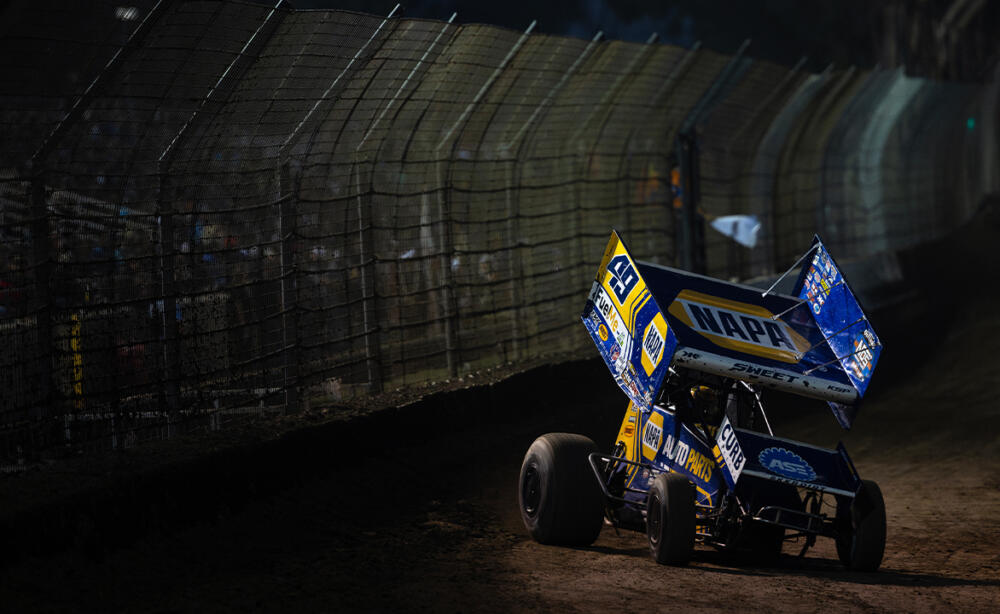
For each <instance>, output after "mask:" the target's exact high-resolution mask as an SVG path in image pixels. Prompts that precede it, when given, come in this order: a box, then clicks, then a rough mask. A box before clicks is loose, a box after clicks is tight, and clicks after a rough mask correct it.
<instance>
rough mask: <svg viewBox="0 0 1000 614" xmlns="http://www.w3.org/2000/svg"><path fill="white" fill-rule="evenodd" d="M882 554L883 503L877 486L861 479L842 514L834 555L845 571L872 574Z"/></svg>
mask: <svg viewBox="0 0 1000 614" xmlns="http://www.w3.org/2000/svg"><path fill="white" fill-rule="evenodd" d="M884 553H885V501H884V500H883V499H882V491H881V490H880V489H879V487H878V484H876V483H875V482H873V481H871V480H861V489H860V490H859V491H858V494H857V495H856V496H855V497H854V501H853V503H852V504H851V507H850V509H849V510H845V513H843V514H842V518H841V522H840V530H839V531H838V533H837V556H839V557H840V562H841V563H843V564H844V565H845V566H846V567H847V568H848V569H853V570H856V571H875V570H876V569H878V567H879V565H881V564H882V555H883V554H884Z"/></svg>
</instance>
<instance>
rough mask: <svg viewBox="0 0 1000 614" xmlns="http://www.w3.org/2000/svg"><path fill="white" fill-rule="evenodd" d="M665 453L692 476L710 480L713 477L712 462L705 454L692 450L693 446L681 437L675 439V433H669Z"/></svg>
mask: <svg viewBox="0 0 1000 614" xmlns="http://www.w3.org/2000/svg"><path fill="white" fill-rule="evenodd" d="M663 455H664V456H665V457H666V458H667V460H669V461H670V462H671V463H673V464H674V465H675V466H677V467H681V468H683V469H684V470H685V471H687V472H688V473H689V474H690V475H691V476H692V477H696V478H698V479H699V480H702V481H704V482H708V481H710V480H711V479H712V467H714V466H715V463H713V462H712V460H711V459H709V458H708V457H707V456H705V455H704V454H701V453H700V452H698V451H697V450H692V449H691V446H689V445H688V444H686V443H684V442H683V441H681V440H680V439H675V438H674V436H673V435H667V441H666V443H664V444H663Z"/></svg>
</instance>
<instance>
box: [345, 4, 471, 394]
mask: <svg viewBox="0 0 1000 614" xmlns="http://www.w3.org/2000/svg"><path fill="white" fill-rule="evenodd" d="M457 16H458V13H452V15H451V17H450V18H449V19H448V21H447V22H445V24H444V26H443V27H442V28H441V30H440V31H439V32H438V33H437V35H436V36H435V37H434V39H433V40H432V41H431V44H430V45H429V46H428V47H427V49H425V50H424V53H423V55H421V56H420V59H418V60H417V62H416V64H414V65H413V68H412V69H410V73H409V74H408V75H407V76H406V79H404V80H403V82H402V83H401V84H400V85H399V87H398V88H397V89H396V93H395V94H393V96H392V98H391V99H390V100H389V102H388V104H386V106H385V107H383V108H382V111H381V112H380V113H379V114H378V116H377V117H376V118H375V120H374V121H372V123H371V125H370V126H369V127H368V129H367V130H366V131H365V134H364V136H363V137H361V140H360V141H359V142H358V145H357V146H356V147H355V148H354V178H355V184H354V187H355V193H356V197H357V213H358V245H359V249H360V252H361V253H360V258H361V262H360V265H361V266H360V269H361V293H362V303H363V310H362V312H363V316H364V331H365V332H364V335H365V357H366V364H367V369H368V386H369V391H370V392H372V393H377V392H381V390H382V364H381V354H382V351H381V347H382V346H381V338H380V335H379V331H380V329H381V327H380V326H379V325H378V323H377V319H378V310H377V305H376V300H377V294H378V292H377V291H378V269H377V267H375V262H376V258H374V257H372V258H371V263H370V264H371V266H372V267H373V268H374V269H375V270H374V271H373V274H372V275H371V276H370V277H371V280H372V288H371V292H370V293H369V292H368V279H369V274H368V267H369V262H367V261H366V257H365V254H366V253H367V251H368V250H369V249H372V248H373V247H374V240H373V238H372V236H371V233H372V229H373V227H374V222H373V215H372V208H371V203H370V202H369V205H368V206H367V207H365V206H364V202H363V199H362V195H361V165H362V164H363V163H364V162H367V160H362V159H361V148H362V147H364V145H365V143H366V142H368V137H370V136H371V135H372V133H373V132H374V131H375V128H377V127H378V125H379V124H380V123H381V122H382V119H383V118H384V117H385V116H386V114H387V113H388V112H389V110H390V109H391V108H392V106H393V105H394V104H395V103H396V101H397V100H398V99H399V98H400V96H402V94H403V91H404V90H405V89H406V87H407V85H409V83H410V81H411V80H412V79H413V77H414V75H415V74H416V73H417V71H418V70H419V69H420V67H421V66H422V65H423V63H424V62H425V61H426V60H427V56H429V55H430V53H431V51H433V50H434V47H436V46H437V44H438V41H439V40H441V37H442V36H444V33H445V32H446V31H447V30H448V26H450V25H451V24H452V22H453V21H454V20H455V17H457ZM378 149H379V150H380V149H381V143H380V144H379V147H378ZM378 153H379V152H376V155H375V160H377V159H378ZM375 160H373V161H372V163H373V164H374V163H375ZM373 172H374V171H373ZM372 181H374V178H373V179H372ZM368 188H369V189H368V192H369V194H371V193H373V192H374V186H373V185H372V184H371V182H369V184H368ZM373 323H375V324H374V325H373Z"/></svg>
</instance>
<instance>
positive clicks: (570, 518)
mask: <svg viewBox="0 0 1000 614" xmlns="http://www.w3.org/2000/svg"><path fill="white" fill-rule="evenodd" d="M593 452H597V446H596V445H594V442H593V441H591V440H590V439H588V438H586V437H584V436H582V435H573V434H570V433H548V434H546V435H542V436H541V437H539V438H538V439H536V440H535V442H534V443H532V444H531V447H530V448H528V452H527V454H525V455H524V462H522V463H521V476H520V479H519V481H518V492H517V494H518V504H519V506H520V508H521V520H523V521H524V526H525V527H526V528H527V529H528V531H529V532H530V533H531V537H532V538H534V539H535V541H537V542H539V543H542V544H558V545H564V546H587V545H590V544H592V543H594V540H595V539H597V536H598V534H599V533H600V532H601V526H602V525H603V524H604V494H603V493H602V492H601V488H600V486H599V485H598V484H597V478H596V477H595V476H594V472H593V470H592V469H591V467H590V463H589V462H588V460H587V456H588V455H590V454H591V453H593Z"/></svg>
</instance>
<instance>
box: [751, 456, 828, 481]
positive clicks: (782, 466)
mask: <svg viewBox="0 0 1000 614" xmlns="http://www.w3.org/2000/svg"><path fill="white" fill-rule="evenodd" d="M757 460H758V461H759V462H760V464H761V466H763V467H764V468H765V469H767V470H768V471H770V472H771V473H773V474H775V475H780V476H782V477H785V478H789V479H791V480H799V481H802V482H812V481H813V480H815V479H816V471H815V470H814V469H813V468H812V466H811V465H810V464H809V463H808V462H806V460H805V459H804V458H802V457H801V456H799V455H798V454H796V453H795V452H792V451H791V450H786V449H785V448H767V449H766V450H764V451H763V452H761V453H760V454H758V455H757Z"/></svg>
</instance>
